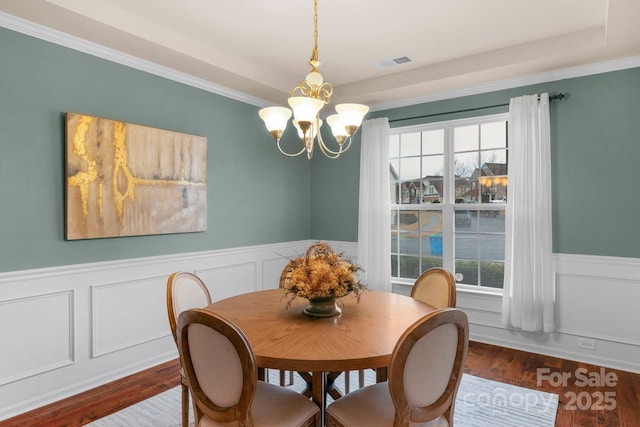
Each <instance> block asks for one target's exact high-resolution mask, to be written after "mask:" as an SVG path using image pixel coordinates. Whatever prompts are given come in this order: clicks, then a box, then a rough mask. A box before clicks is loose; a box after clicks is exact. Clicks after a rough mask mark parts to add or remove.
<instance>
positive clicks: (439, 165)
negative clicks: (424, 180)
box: [422, 155, 444, 178]
mask: <svg viewBox="0 0 640 427" xmlns="http://www.w3.org/2000/svg"><path fill="white" fill-rule="evenodd" d="M443 175H444V156H442V155H440V156H424V157H423V158H422V176H423V177H427V176H437V177H438V178H442V176H443Z"/></svg>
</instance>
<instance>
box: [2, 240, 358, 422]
mask: <svg viewBox="0 0 640 427" xmlns="http://www.w3.org/2000/svg"><path fill="white" fill-rule="evenodd" d="M311 243H313V241H298V242H289V243H280V244H273V245H260V246H253V247H246V248H233V249H227V250H216V251H209V252H198V253H189V254H177V255H172V256H161V257H150V258H140V259H130V260H123V261H111V262H103V263H92V264H82V265H69V266H64V267H55V268H45V269H34V270H27V271H16V272H9V273H0V325H2V326H1V328H0V331H1V332H0V340H1V341H0V342H2V346H1V349H0V402H2V405H0V420H3V419H6V418H9V417H11V416H14V415H17V414H20V413H23V412H26V411H28V410H31V409H33V408H36V407H40V406H43V405H45V404H48V403H51V402H54V401H58V400H60V399H63V398H65V397H68V396H71V395H74V394H76V393H79V392H82V391H85V390H88V389H91V388H94V387H96V386H99V385H101V384H104V383H107V382H109V381H112V380H115V379H118V378H121V377H123V376H126V375H128V374H131V373H134V372H138V371H140V370H143V369H146V368H149V367H152V366H155V365H158V364H160V363H163V362H165V361H168V360H171V359H174V358H176V357H177V350H176V348H175V343H174V342H173V338H172V337H171V332H170V330H169V322H168V320H167V312H166V283H167V277H168V276H169V275H170V274H171V273H172V272H174V271H189V272H193V273H196V274H197V275H199V276H200V277H201V278H202V279H203V280H204V281H205V283H206V284H207V287H208V288H209V291H210V292H211V296H212V298H213V299H214V300H219V299H223V298H227V297H229V296H233V295H237V294H241V293H245V292H252V291H256V290H260V289H268V288H277V287H278V281H279V279H280V273H281V271H282V268H283V267H284V265H285V264H286V263H287V262H288V260H289V259H290V258H292V257H295V256H299V255H301V254H302V253H304V250H305V249H306V247H307V246H308V245H309V244H311ZM335 246H336V247H337V248H339V249H340V250H343V251H344V252H345V253H348V254H349V256H352V257H355V255H354V254H355V253H356V250H355V247H356V245H355V244H349V243H340V242H338V243H336V244H335ZM345 248H346V249H345ZM347 249H348V250H347Z"/></svg>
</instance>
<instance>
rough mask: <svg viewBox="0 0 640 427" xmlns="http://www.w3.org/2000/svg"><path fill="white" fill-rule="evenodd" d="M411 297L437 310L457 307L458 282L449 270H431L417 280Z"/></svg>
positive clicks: (437, 268)
mask: <svg viewBox="0 0 640 427" xmlns="http://www.w3.org/2000/svg"><path fill="white" fill-rule="evenodd" d="M411 297H412V298H415V299H417V300H420V301H422V302H426V303H427V304H429V305H432V306H433V307H435V308H447V307H455V306H456V280H455V278H454V277H453V274H451V273H450V272H449V271H448V270H447V269H444V268H440V267H434V268H430V269H428V270H427V271H425V272H424V273H422V274H421V275H420V277H418V278H417V279H416V281H415V283H414V284H413V288H411Z"/></svg>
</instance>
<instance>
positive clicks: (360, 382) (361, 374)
mask: <svg viewBox="0 0 640 427" xmlns="http://www.w3.org/2000/svg"><path fill="white" fill-rule="evenodd" d="M358 385H359V386H360V388H362V387H364V369H360V370H359V371H358Z"/></svg>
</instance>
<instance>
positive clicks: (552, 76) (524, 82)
mask: <svg viewBox="0 0 640 427" xmlns="http://www.w3.org/2000/svg"><path fill="white" fill-rule="evenodd" d="M0 27H4V28H7V29H10V30H13V31H17V32H19V33H23V34H26V35H29V36H32V37H36V38H39V39H41V40H45V41H48V42H51V43H55V44H57V45H60V46H64V47H68V48H70V49H74V50H77V51H80V52H83V53H86V54H89V55H92V56H96V57H98V58H102V59H106V60H108V61H112V62H115V63H118V64H121V65H125V66H127V67H131V68H134V69H137V70H140V71H144V72H147V73H149V74H154V75H156V76H159V77H163V78H166V79H169V80H173V81H176V82H179V83H183V84H186V85H189V86H192V87H195V88H198V89H202V90H204V91H207V92H212V93H215V94H217V95H221V96H224V97H227V98H231V99H234V100H236V101H240V102H244V103H247V104H251V105H255V106H257V107H267V106H269V105H272V103H270V102H267V101H265V100H263V99H260V98H256V97H253V96H250V95H247V94H245V93H242V92H239V91H236V90H232V89H229V88H226V87H224V86H220V85H217V84H215V83H212V82H210V81H207V80H204V79H200V78H197V77H194V76H192V75H189V74H186V73H183V72H180V71H176V70H174V69H171V68H168V67H164V66H161V65H158V64H156V63H154V62H151V61H146V60H143V59H140V58H137V57H134V56H132V55H128V54H125V53H122V52H120V51H117V50H114V49H110V48H107V47H105V46H102V45H99V44H97V43H93V42H90V41H87V40H84V39H81V38H79V37H75V36H72V35H69V34H67V33H63V32H61V31H58V30H53V29H51V28H48V27H45V26H42V25H39V24H36V23H33V22H31V21H27V20H25V19H22V18H18V17H16V16H13V15H9V14H7V13H4V12H0ZM635 67H640V56H632V57H627V58H622V59H617V60H612V61H605V62H598V63H594V64H588V65H585V66H579V67H572V68H565V69H561V70H555V71H549V72H546V73H539V74H532V75H530V76H524V77H518V78H515V79H509V80H503V81H499V82H492V83H488V84H484V85H477V86H472V87H469V88H464V89H455V90H451V91H443V92H439V93H435V94H430V95H425V96H420V97H415V98H406V99H401V100H398V101H391V102H383V103H378V104H374V105H372V106H371V107H370V111H381V110H388V109H392V108H400V107H408V106H411V105H416V104H424V103H427V102H434V101H441V100H445V99H451V98H459V97H463V96H469V95H478V94H482V93H488V92H495V91H499V90H504V89H512V88H515V87H521V86H528V85H533V84H539V83H547V82H552V81H557V80H563V79H568V78H575V77H583V76H588V75H593V74H601V73H606V72H611V71H618V70H624V69H628V68H635Z"/></svg>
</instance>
